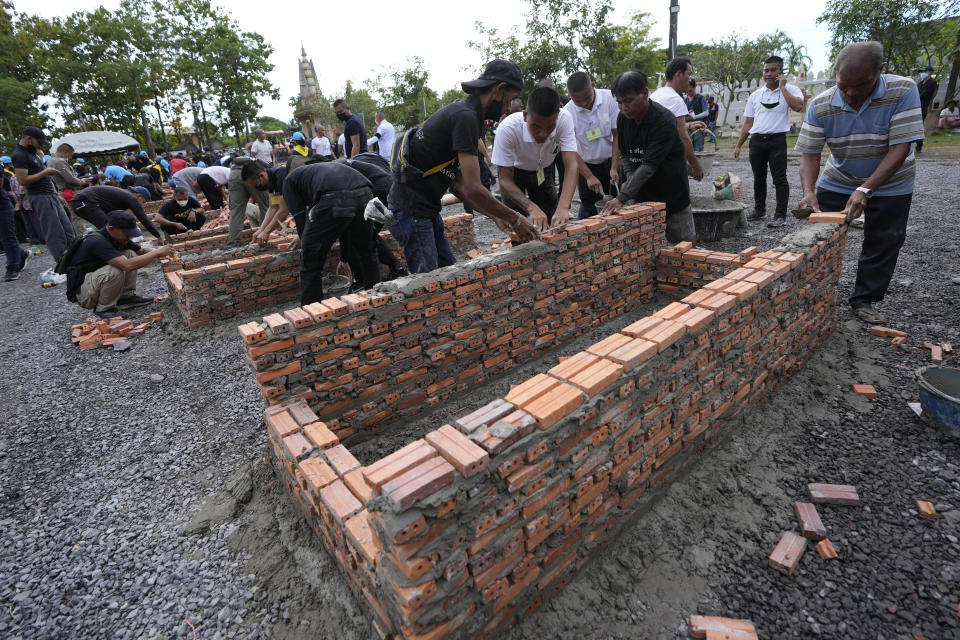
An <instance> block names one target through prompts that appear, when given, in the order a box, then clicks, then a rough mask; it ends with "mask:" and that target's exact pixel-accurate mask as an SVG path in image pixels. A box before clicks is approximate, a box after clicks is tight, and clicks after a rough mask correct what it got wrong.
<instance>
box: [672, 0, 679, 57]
mask: <svg viewBox="0 0 960 640" xmlns="http://www.w3.org/2000/svg"><path fill="white" fill-rule="evenodd" d="M678 13H680V2H679V0H670V44H669V46H670V59H671V60H672V59H674V58H676V57H677V14H678Z"/></svg>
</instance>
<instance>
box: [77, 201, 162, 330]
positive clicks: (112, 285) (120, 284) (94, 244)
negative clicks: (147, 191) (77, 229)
mask: <svg viewBox="0 0 960 640" xmlns="http://www.w3.org/2000/svg"><path fill="white" fill-rule="evenodd" d="M139 235H140V231H139V229H137V221H136V218H134V217H133V215H132V214H130V213H128V212H126V211H111V212H110V213H108V214H106V224H104V226H103V227H101V228H100V229H98V230H97V231H96V232H94V233H91V234H90V235H87V236H84V238H83V240H82V241H81V243H80V246H79V247H77V250H76V252H75V253H74V254H73V258H72V259H71V260H70V264H69V266H68V267H67V300H69V301H70V302H76V303H77V304H79V305H80V306H81V307H83V308H84V309H94V310H95V312H96V314H97V315H98V316H99V317H101V318H113V317H115V316H118V315H120V311H119V308H124V309H129V308H131V307H138V306H141V305H144V304H149V303H150V302H152V301H153V300H152V298H143V297H141V296H138V295H137V269H139V268H140V267H145V266H146V265H148V264H150V263H151V262H153V261H154V260H157V259H159V258H164V257H166V256H169V255H170V254H172V253H173V249H172V248H171V247H170V246H169V245H168V246H164V247H158V248H156V249H151V250H149V251H148V250H146V249H144V248H142V247H140V246H139V245H136V244H134V243H133V242H131V241H130V238H136V237H137V236H139Z"/></svg>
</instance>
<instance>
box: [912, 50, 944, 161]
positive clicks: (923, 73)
mask: <svg viewBox="0 0 960 640" xmlns="http://www.w3.org/2000/svg"><path fill="white" fill-rule="evenodd" d="M919 71H920V82H918V83H917V91H919V92H920V119H921V120H923V123H924V126H926V122H927V112H928V111H930V103H931V102H933V98H934V96H936V95H937V89H939V88H940V85H939V84H937V81H936V80H934V78H933V71H934V69H933V67H931V66H930V65H927V66H925V67H924V68H923V69H920V70H919ZM921 151H923V140H918V141H917V153H920V152H921Z"/></svg>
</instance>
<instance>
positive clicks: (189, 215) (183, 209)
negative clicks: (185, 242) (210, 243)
mask: <svg viewBox="0 0 960 640" xmlns="http://www.w3.org/2000/svg"><path fill="white" fill-rule="evenodd" d="M201 211H202V208H201V207H200V203H199V202H198V201H197V200H196V198H194V197H192V196H191V195H190V194H189V193H188V192H187V188H186V187H177V188H176V189H174V190H173V199H171V200H167V201H166V202H164V203H163V206H161V207H160V211H158V212H157V224H159V225H160V228H161V229H163V230H164V231H166V232H167V233H169V234H176V233H183V232H184V231H198V230H199V229H200V228H201V227H203V225H204V223H206V221H207V218H206V216H204V215H203V213H202V212H201Z"/></svg>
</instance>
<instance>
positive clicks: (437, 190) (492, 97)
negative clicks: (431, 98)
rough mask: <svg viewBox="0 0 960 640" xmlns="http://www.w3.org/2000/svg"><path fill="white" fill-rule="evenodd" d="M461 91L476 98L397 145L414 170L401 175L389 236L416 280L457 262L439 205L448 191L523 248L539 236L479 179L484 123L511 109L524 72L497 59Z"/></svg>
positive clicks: (451, 106)
mask: <svg viewBox="0 0 960 640" xmlns="http://www.w3.org/2000/svg"><path fill="white" fill-rule="evenodd" d="M462 87H463V90H464V91H465V92H466V93H467V94H469V95H468V96H467V98H466V99H465V100H460V101H458V102H454V103H452V104H449V105H447V106H445V107H443V108H442V109H440V110H439V111H437V112H436V113H434V114H433V115H432V116H430V117H429V118H427V119H426V121H424V123H423V125H422V126H420V127H418V128H415V129H411V130H409V131H408V132H407V134H405V135H404V137H403V138H401V139H399V140H397V141H396V142H395V143H394V148H395V149H396V150H397V152H398V153H400V152H401V149H402V150H403V151H404V152H406V155H407V156H408V157H407V158H405V161H407V160H409V165H410V166H412V167H413V168H414V171H409V170H408V171H405V172H401V171H400V169H399V168H397V167H395V168H394V182H393V187H392V188H391V190H390V197H389V204H390V208H391V209H392V210H393V211H394V213H395V215H396V218H397V222H398V224H395V225H392V226H391V227H390V233H392V234H393V235H394V236H395V237H396V238H397V241H398V242H399V243H400V244H401V245H402V246H403V253H404V256H405V257H406V260H407V266H408V268H409V269H410V271H411V272H413V273H423V272H427V271H433V270H434V269H436V268H437V267H443V266H447V265H451V264H453V263H454V262H455V261H456V260H455V258H454V256H453V251H452V250H451V248H450V243H449V242H448V241H447V235H446V231H445V230H444V226H443V218H442V217H441V216H440V210H441V208H442V205H441V204H440V199H441V198H442V197H443V194H444V193H446V191H447V189H449V190H450V191H451V193H453V194H454V195H455V196H457V197H459V198H460V199H461V200H462V201H463V202H464V203H465V204H466V205H468V206H470V207H471V208H473V209H475V210H477V211H479V212H480V213H483V214H484V215H486V216H487V217H489V218H491V219H493V221H494V222H495V223H496V224H497V226H498V227H500V229H501V230H502V231H504V232H505V233H510V232H514V233H516V234H517V236H518V237H519V239H520V240H521V241H524V242H526V241H528V240H533V239H535V238H536V237H537V232H536V229H534V227H533V224H532V223H531V222H530V221H529V220H527V219H526V218H524V217H523V216H521V215H520V214H518V213H517V212H515V211H513V210H512V209H510V207H508V206H506V205H505V204H503V203H502V202H500V201H499V200H497V199H496V198H495V197H493V195H492V194H491V193H490V192H489V191H487V190H486V189H485V188H484V186H483V184H482V182H481V180H480V163H479V160H478V155H479V151H478V149H477V141H478V140H479V139H480V131H481V128H482V126H483V121H484V120H486V119H492V120H499V119H500V116H501V115H502V113H503V108H504V105H506V104H510V101H511V100H513V98H515V97H516V96H518V95H520V91H521V90H522V88H523V75H522V74H521V72H520V67H518V66H517V65H516V64H514V63H512V62H509V61H508V60H494V61H492V62H490V63H489V64H487V66H486V69H484V72H483V75H481V76H480V77H479V78H477V79H476V80H471V81H469V82H464V83H462ZM417 170H418V171H417ZM417 174H420V175H417Z"/></svg>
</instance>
